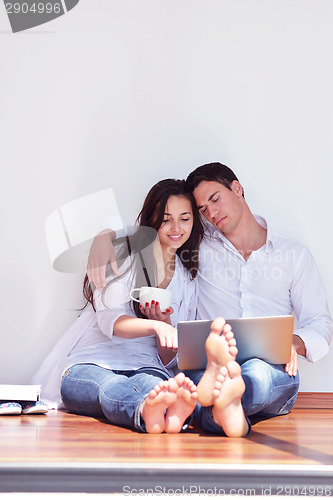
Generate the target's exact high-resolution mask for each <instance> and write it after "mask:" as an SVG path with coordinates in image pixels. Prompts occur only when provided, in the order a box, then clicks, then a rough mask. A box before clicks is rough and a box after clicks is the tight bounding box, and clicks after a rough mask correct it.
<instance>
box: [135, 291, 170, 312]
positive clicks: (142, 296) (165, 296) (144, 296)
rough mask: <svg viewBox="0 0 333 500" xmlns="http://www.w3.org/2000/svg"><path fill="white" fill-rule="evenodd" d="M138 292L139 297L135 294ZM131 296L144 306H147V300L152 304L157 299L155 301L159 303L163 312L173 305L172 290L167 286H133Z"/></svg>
mask: <svg viewBox="0 0 333 500" xmlns="http://www.w3.org/2000/svg"><path fill="white" fill-rule="evenodd" d="M137 293H139V298H136V297H134V296H133V295H134V294H137ZM130 297H131V299H132V300H135V302H140V304H141V306H142V307H143V308H144V307H145V306H146V303H147V302H148V303H149V305H150V304H151V301H152V300H155V302H158V303H159V305H160V309H161V312H165V311H166V310H167V309H169V307H170V306H171V300H172V292H171V290H166V289H165V288H155V287H153V286H142V287H141V288H133V289H132V290H131V291H130Z"/></svg>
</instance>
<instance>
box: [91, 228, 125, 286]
mask: <svg viewBox="0 0 333 500" xmlns="http://www.w3.org/2000/svg"><path fill="white" fill-rule="evenodd" d="M114 236H115V233H114V231H112V230H110V229H106V230H105V231H102V232H101V233H99V234H98V235H97V236H95V238H94V241H93V243H92V245H91V248H90V253H89V258H88V264H87V275H88V278H89V281H90V283H91V282H93V283H94V284H95V286H96V288H98V289H99V290H103V288H104V287H105V285H106V279H105V273H106V266H107V264H108V262H110V264H111V267H112V269H113V272H114V273H115V274H116V275H117V276H119V274H120V273H119V269H118V265H117V261H116V256H115V252H114V247H113V244H112V237H114Z"/></svg>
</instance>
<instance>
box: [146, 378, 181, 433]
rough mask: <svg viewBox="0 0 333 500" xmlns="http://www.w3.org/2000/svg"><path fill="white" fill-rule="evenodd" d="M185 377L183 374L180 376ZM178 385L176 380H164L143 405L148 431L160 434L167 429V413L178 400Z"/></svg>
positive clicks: (156, 386) (151, 392)
mask: <svg viewBox="0 0 333 500" xmlns="http://www.w3.org/2000/svg"><path fill="white" fill-rule="evenodd" d="M179 375H183V377H184V378H185V375H184V374H183V373H181V374H179ZM178 389H179V385H178V383H177V382H176V381H175V379H173V378H171V379H169V380H163V381H161V382H160V383H159V384H157V385H155V387H154V389H152V390H151V391H150V393H149V395H148V396H147V397H146V399H145V400H144V402H143V403H142V405H141V410H140V414H141V417H142V419H143V421H144V423H145V426H146V431H147V432H148V433H150V434H159V433H161V432H164V429H165V412H166V409H167V408H169V406H170V405H172V404H173V403H175V401H176V400H177V390H178Z"/></svg>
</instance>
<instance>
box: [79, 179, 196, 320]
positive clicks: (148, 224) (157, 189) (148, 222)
mask: <svg viewBox="0 0 333 500" xmlns="http://www.w3.org/2000/svg"><path fill="white" fill-rule="evenodd" d="M170 196H183V197H184V198H186V199H187V200H189V201H190V203H191V206H192V212H193V228H192V231H191V235H190V237H189V238H188V240H187V241H186V242H185V243H184V244H183V245H182V246H181V247H180V248H178V249H177V252H176V253H177V255H178V256H179V258H180V260H181V262H182V264H183V266H184V267H185V269H187V270H188V272H189V274H190V276H191V278H192V279H194V278H195V276H196V275H197V272H198V265H199V245H200V242H201V240H202V238H203V232H204V230H203V226H202V222H201V219H200V215H199V212H198V209H197V207H196V204H195V200H194V197H193V195H192V192H191V191H190V190H189V188H188V187H187V185H186V182H185V181H184V180H178V179H164V180H162V181H159V182H158V183H157V184H155V185H154V186H153V187H152V188H151V189H150V191H149V192H148V194H147V196H146V199H145V201H144V203H143V207H142V209H141V211H140V213H139V215H138V216H137V219H136V224H137V230H136V231H135V233H134V234H133V235H132V236H130V237H127V238H121V239H120V240H119V241H117V242H115V245H114V246H115V247H117V246H118V247H119V246H120V252H118V255H117V262H118V260H119V261H121V260H124V259H125V258H126V257H128V255H131V254H133V255H134V254H135V255H139V257H140V258H141V251H140V250H141V249H143V248H144V247H149V243H152V242H153V240H154V239H155V237H157V231H158V230H159V229H160V227H161V225H162V222H163V220H164V217H165V207H166V204H167V202H168V199H169V198H170ZM146 228H152V230H155V231H146V230H145V229H146ZM151 247H152V246H151V245H150V248H151ZM154 260H155V259H154V257H153V254H151V259H149V258H148V259H147V258H146V259H145V262H147V261H148V266H149V267H150V269H149V271H150V272H148V273H147V270H146V268H145V266H143V268H142V266H140V265H139V266H137V269H136V272H137V271H138V270H139V269H140V268H141V269H143V272H144V278H145V279H144V281H143V279H142V278H143V275H142V271H141V272H140V273H139V274H140V279H139V280H138V279H136V286H143V284H145V285H148V286H157V285H158V284H157V283H156V282H154V279H152V278H151V276H153V275H154V272H153V271H152V268H153V267H154V266H155V262H154ZM108 269H109V272H110V274H111V273H112V271H111V268H110V266H109V267H108ZM129 270H130V267H129V268H128V269H126V270H125V272H123V274H122V276H124V275H125V274H126V273H127V272H129ZM117 279H119V277H117V276H115V275H114V278H113V279H112V280H111V281H110V282H109V283H108V284H107V287H108V286H109V285H111V284H112V283H113V282H114V281H116V280H117ZM104 291H105V288H104ZM104 291H103V292H104ZM83 296H84V298H85V299H86V301H87V303H86V305H87V304H88V303H89V302H90V303H91V304H92V306H93V308H94V309H95V306H94V301H93V289H92V286H91V284H90V283H89V279H88V276H87V275H86V276H85V278H84V283H83ZM132 308H133V310H134V312H135V314H136V316H137V317H140V318H145V317H146V316H144V315H143V314H142V313H141V312H140V309H139V304H138V303H137V302H134V301H133V303H132Z"/></svg>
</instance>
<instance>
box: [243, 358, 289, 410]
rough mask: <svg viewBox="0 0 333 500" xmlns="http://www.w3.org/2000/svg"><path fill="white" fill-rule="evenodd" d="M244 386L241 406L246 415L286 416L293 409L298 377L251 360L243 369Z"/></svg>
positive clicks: (263, 362)
mask: <svg viewBox="0 0 333 500" xmlns="http://www.w3.org/2000/svg"><path fill="white" fill-rule="evenodd" d="M241 370H242V377H243V380H244V382H245V392H244V395H243V397H242V405H243V408H244V412H245V414H246V415H248V416H250V415H255V416H257V415H258V416H265V417H268V416H275V415H285V414H287V413H289V411H290V410H291V409H292V407H293V406H294V403H295V401H296V398H297V393H298V388H299V375H298V373H297V376H296V377H293V376H290V375H288V373H286V372H285V371H284V366H283V365H271V364H269V363H266V362H265V361H262V360H261V359H250V360H249V361H246V362H245V363H243V364H242V366H241Z"/></svg>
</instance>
